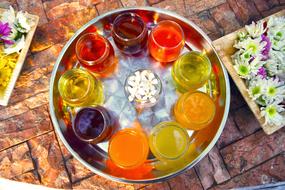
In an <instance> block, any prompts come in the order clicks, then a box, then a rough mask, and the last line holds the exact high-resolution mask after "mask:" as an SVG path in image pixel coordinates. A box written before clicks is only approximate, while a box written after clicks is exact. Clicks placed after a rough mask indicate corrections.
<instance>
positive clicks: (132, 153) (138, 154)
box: [108, 128, 149, 169]
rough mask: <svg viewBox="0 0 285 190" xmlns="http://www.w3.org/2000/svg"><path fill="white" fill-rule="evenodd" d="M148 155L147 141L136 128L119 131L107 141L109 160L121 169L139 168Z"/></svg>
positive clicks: (142, 133)
mask: <svg viewBox="0 0 285 190" xmlns="http://www.w3.org/2000/svg"><path fill="white" fill-rule="evenodd" d="M148 153H149V146H148V139H147V137H146V135H145V134H144V132H143V131H141V130H139V129H136V128H126V129H123V130H120V131H118V132H117V133H116V134H114V135H113V136H112V138H111V140H110V141H109V149H108V154H109V156H110V159H111V160H112V162H113V163H115V164H116V165H117V166H118V167H121V168H125V169H131V168H137V167H139V166H141V165H142V164H144V163H145V161H146V160H147V156H148Z"/></svg>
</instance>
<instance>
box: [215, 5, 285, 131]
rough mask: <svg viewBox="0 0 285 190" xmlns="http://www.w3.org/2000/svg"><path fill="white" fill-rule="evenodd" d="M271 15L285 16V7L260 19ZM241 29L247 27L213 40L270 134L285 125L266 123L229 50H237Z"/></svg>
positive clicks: (256, 115) (249, 103)
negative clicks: (238, 35) (235, 66)
mask: <svg viewBox="0 0 285 190" xmlns="http://www.w3.org/2000/svg"><path fill="white" fill-rule="evenodd" d="M271 16H285V9H283V10H281V11H279V12H277V13H274V14H272V15H269V16H267V17H265V18H263V19H260V20H262V21H268V19H269V18H270V17H271ZM241 31H245V27H243V28H240V29H238V30H236V31H234V32H232V33H230V34H227V35H226V36H223V37H221V38H219V39H217V40H215V41H214V42H213V45H214V47H215V49H216V50H217V52H218V54H219V56H220V57H221V60H222V62H223V64H224V65H225V67H226V69H227V71H228V72H229V74H230V76H231V77H232V79H233V81H234V83H235V84H236V86H237V88H238V90H239V91H240V93H241V95H242V96H243V98H244V100H245V101H246V103H247V105H248V106H249V108H250V110H251V111H252V112H253V114H254V116H255V118H256V119H257V120H258V122H259V124H260V126H261V128H262V129H263V131H264V132H265V133H266V134H267V135H270V134H272V133H274V132H276V131H277V130H279V129H281V128H282V127H285V126H275V125H274V126H273V125H268V124H266V125H265V123H264V117H262V116H261V111H260V109H259V108H260V107H259V106H258V105H257V104H256V103H255V101H253V100H252V99H251V98H250V97H249V94H248V91H247V89H248V88H247V87H246V85H245V81H244V80H243V79H242V78H240V77H239V76H238V74H237V72H236V71H235V69H234V67H233V63H232V59H231V56H232V54H229V52H231V51H232V50H235V49H234V47H233V44H234V40H235V39H236V36H237V33H238V32H241ZM224 42H226V43H224ZM225 44H226V45H225ZM235 51H236V50H235Z"/></svg>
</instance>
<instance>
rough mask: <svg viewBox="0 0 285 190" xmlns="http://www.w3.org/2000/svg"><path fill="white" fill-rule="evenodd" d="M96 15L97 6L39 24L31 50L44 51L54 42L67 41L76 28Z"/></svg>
mask: <svg viewBox="0 0 285 190" xmlns="http://www.w3.org/2000/svg"><path fill="white" fill-rule="evenodd" d="M96 15H97V11H96V9H95V8H86V9H83V10H81V11H78V12H75V13H71V14H69V15H67V16H65V17H61V18H58V19H56V20H53V21H50V22H49V23H47V24H44V25H42V26H39V27H38V29H37V31H36V33H35V36H34V39H33V43H32V44H31V48H30V49H31V51H32V52H38V51H42V50H45V49H47V48H49V47H51V46H52V45H54V44H59V43H63V42H66V41H67V40H68V39H69V38H70V37H71V36H72V35H73V34H74V32H75V31H76V30H78V29H79V28H80V27H81V26H82V25H84V24H85V23H86V22H88V21H89V20H91V19H93V18H94V17H95V16H96Z"/></svg>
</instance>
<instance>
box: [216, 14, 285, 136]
mask: <svg viewBox="0 0 285 190" xmlns="http://www.w3.org/2000/svg"><path fill="white" fill-rule="evenodd" d="M284 15H285V10H282V11H280V12H278V13H275V14H274V15H272V16H270V17H267V18H265V19H263V20H261V21H258V22H253V23H252V24H250V25H247V26H245V27H244V28H242V29H240V30H238V31H236V32H233V33H231V34H228V35H226V36H224V37H222V38H220V39H218V40H216V41H214V43H213V44H214V46H215V49H216V50H217V52H218V54H219V55H220V58H221V59H222V61H223V63H224V65H225V67H226V68H227V70H228V72H229V74H230V75H231V77H232V79H233V80H234V82H235V83H236V85H237V87H238V88H239V90H240V92H241V94H242V96H243V97H244V99H245V101H246V102H247V104H248V105H249V107H250V109H251V110H252V112H253V113H254V115H255V117H256V118H257V120H258V121H259V123H260V124H261V126H262V128H263V130H264V131H265V133H267V134H271V133H273V132H275V131H276V130H278V129H280V128H281V127H283V126H285V106H284V105H285V17H284Z"/></svg>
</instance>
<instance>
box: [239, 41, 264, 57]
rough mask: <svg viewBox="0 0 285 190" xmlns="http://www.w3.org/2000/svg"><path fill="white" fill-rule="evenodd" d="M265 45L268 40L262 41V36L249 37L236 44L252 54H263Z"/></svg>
mask: <svg viewBox="0 0 285 190" xmlns="http://www.w3.org/2000/svg"><path fill="white" fill-rule="evenodd" d="M265 46H266V42H264V41H263V42H262V39H261V37H259V38H255V39H251V38H247V39H245V40H243V41H240V42H238V43H236V44H235V45H234V47H235V48H237V49H243V50H244V51H245V52H249V53H250V55H252V56H256V55H259V54H261V51H262V50H263V48H264V47H265Z"/></svg>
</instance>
